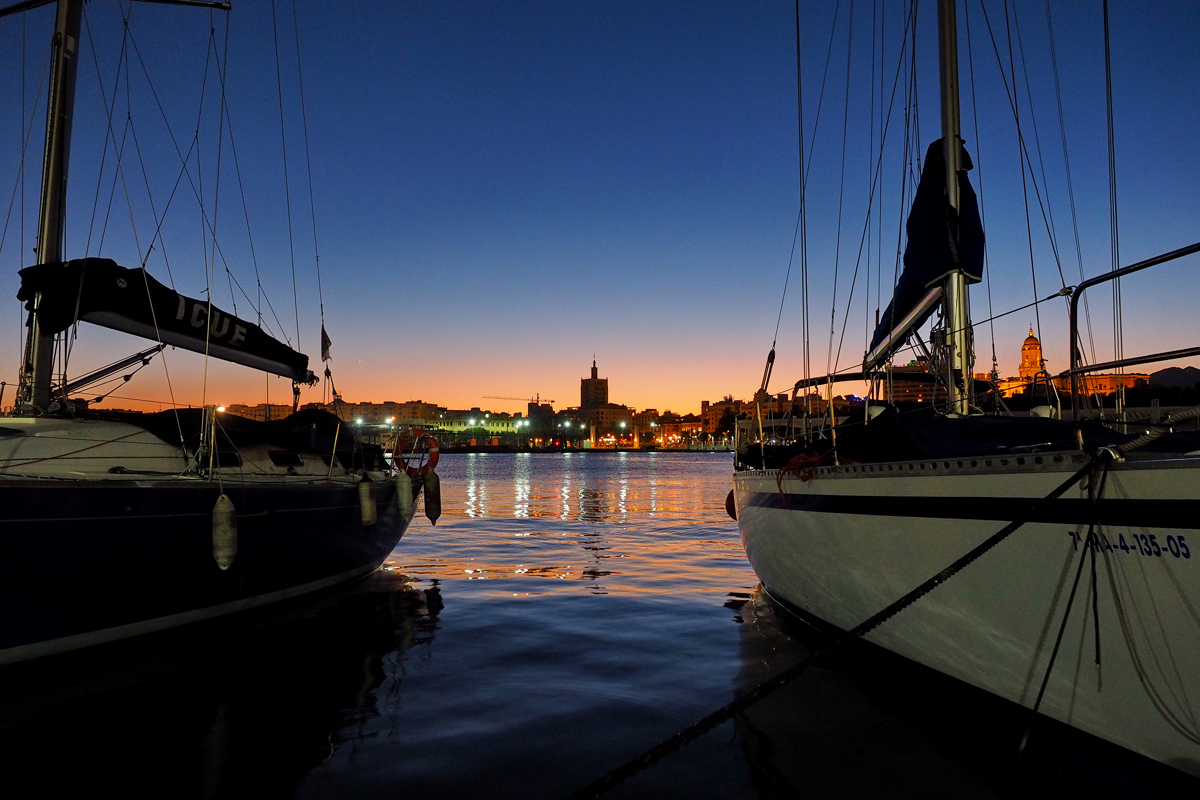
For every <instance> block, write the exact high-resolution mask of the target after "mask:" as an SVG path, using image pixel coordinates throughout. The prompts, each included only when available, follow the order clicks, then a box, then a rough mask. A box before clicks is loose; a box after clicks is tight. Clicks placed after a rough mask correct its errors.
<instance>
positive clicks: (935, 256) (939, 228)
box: [869, 139, 984, 363]
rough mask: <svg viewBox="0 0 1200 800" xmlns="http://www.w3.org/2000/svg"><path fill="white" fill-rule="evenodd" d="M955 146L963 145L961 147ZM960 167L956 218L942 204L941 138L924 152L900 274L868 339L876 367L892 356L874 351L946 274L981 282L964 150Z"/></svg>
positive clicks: (978, 235) (979, 233) (978, 232)
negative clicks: (923, 164) (957, 271)
mask: <svg viewBox="0 0 1200 800" xmlns="http://www.w3.org/2000/svg"><path fill="white" fill-rule="evenodd" d="M959 146H960V147H962V145H961V143H960V144H959ZM961 163H962V170H961V171H960V172H959V173H958V186H959V211H958V213H957V214H956V213H955V211H954V208H953V207H952V206H951V205H950V204H949V203H948V202H946V157H945V152H944V150H943V148H942V140H941V139H938V140H937V141H936V142H934V143H932V144H931V145H929V149H928V150H927V151H926V152H925V166H924V168H923V169H922V170H921V180H920V182H919V183H918V184H917V194H916V197H914V198H913V204H912V209H911V210H910V211H909V212H908V222H907V224H906V225H905V231H906V232H907V233H908V244H907V245H905V248H904V270H903V271H902V272H901V273H900V278H899V280H898V281H897V282H896V292H895V294H894V295H892V302H891V303H889V304H888V307H887V309H886V310H885V311H884V312H883V315H882V316H881V317H880V318H879V324H878V326H877V327H876V328H875V334H874V336H872V337H871V346H870V348H869V352H870V353H872V355H873V356H875V358H874V361H875V362H876V363H878V362H879V361H882V360H883V359H884V358H886V357H887V356H888V355H890V350H889V351H888V352H885V353H880V354H876V353H875V349H876V347H878V346H879V344H880V343H881V342H883V341H884V340H885V339H887V338H888V336H889V334H891V333H892V332H893V330H894V328H895V327H896V326H897V325H899V324H900V322H901V321H903V320H905V317H907V316H908V314H909V312H911V311H913V310H914V309H915V308H916V307H917V306H918V305H919V304H921V301H922V300H923V299H924V298H925V297H926V296H927V294H928V292H929V290H930V289H931V288H933V287H935V286H937V285H939V284H940V283H941V282H942V280H943V279H944V278H945V277H946V276H947V275H948V274H950V273H951V272H953V271H955V270H956V269H957V270H962V272H963V274H964V275H966V278H967V282H968V283H978V282H979V281H981V280H982V279H983V244H984V242H983V223H982V222H981V221H980V219H979V202H978V200H977V199H976V197H975V190H974V189H973V188H972V187H971V181H970V180H969V179H968V178H967V171H968V170H969V169H971V168H972V164H971V156H970V155H968V154H967V150H966V148H965V147H963V148H962V162H961ZM956 233H957V235H955V234H956ZM936 307H937V306H936V304H929V305H928V306H927V308H925V309H924V310H923V311H922V312H921V313H920V314H918V315H917V316H916V317H915V318H914V319H913V320H911V321H910V323H911V324H909V325H908V330H914V329H916V328H918V327H920V326H921V325H922V324H923V323H924V322H925V320H927V319H929V316H930V315H931V314H932V313H933V311H934V309H935V308H936ZM905 333H906V332H905ZM905 338H907V337H906V336H903V335H902V336H899V337H896V338H894V339H893V346H892V348H891V350H894V349H895V348H897V347H899V346H900V345H902V344H903V343H904V339H905Z"/></svg>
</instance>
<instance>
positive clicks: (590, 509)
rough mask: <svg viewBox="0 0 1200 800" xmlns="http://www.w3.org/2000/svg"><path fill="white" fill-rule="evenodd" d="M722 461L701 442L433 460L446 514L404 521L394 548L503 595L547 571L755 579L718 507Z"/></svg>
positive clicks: (679, 581)
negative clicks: (692, 449)
mask: <svg viewBox="0 0 1200 800" xmlns="http://www.w3.org/2000/svg"><path fill="white" fill-rule="evenodd" d="M731 472H732V461H731V459H730V458H729V457H728V456H725V457H721V456H717V455H714V454H705V453H683V454H638V453H632V454H631V453H620V454H616V453H610V454H591V453H573V454H528V453H521V454H474V455H460V456H450V457H448V458H443V460H442V464H441V465H440V467H439V473H440V474H441V475H442V483H441V485H442V508H443V516H442V519H443V520H444V522H441V523H439V525H438V527H437V528H436V529H432V530H428V531H421V530H414V531H412V532H410V533H409V534H408V535H407V536H406V537H405V539H404V541H403V542H402V543H401V545H400V547H399V549H398V550H397V553H398V554H400V553H404V552H408V553H409V554H410V555H416V553H415V552H414V551H413V547H414V545H415V546H417V547H419V548H421V549H422V551H424V550H425V549H426V548H428V551H429V554H430V556H431V557H430V558H428V559H419V558H418V559H413V561H410V562H409V563H408V564H407V565H406V568H405V569H406V571H407V572H409V573H410V574H413V575H414V576H424V577H429V578H438V579H443V580H466V581H472V582H479V581H488V582H490V583H495V584H496V587H495V590H494V591H502V592H503V593H504V594H505V595H509V596H512V595H516V596H525V595H530V596H533V595H538V594H545V593H547V592H554V591H559V590H560V589H559V588H555V587H554V586H553V585H551V584H548V583H547V581H555V582H556V583H557V584H558V585H559V587H561V588H567V587H566V584H571V585H573V586H575V587H580V584H582V588H585V589H587V590H588V591H590V592H592V593H594V594H606V593H610V592H616V591H620V592H634V593H638V594H644V595H651V596H653V595H659V594H661V595H664V596H666V595H677V594H679V593H680V592H690V591H701V589H700V588H699V587H703V586H711V585H712V579H713V572H714V570H715V571H716V572H718V573H721V572H724V571H727V572H728V574H729V579H730V581H731V582H732V584H731V585H740V584H739V582H746V583H747V584H748V585H753V576H752V573H751V572H750V570H749V565H748V564H747V562H746V558H745V553H744V552H743V550H742V547H741V542H740V539H739V538H738V534H737V528H736V524H735V523H734V522H733V521H732V520H730V519H729V517H728V516H727V515H726V514H725V510H724V500H725V494H726V493H727V492H728V491H729V485H730V475H731ZM418 527H419V526H418ZM418 542H420V543H421V544H419V545H418V544H417V543H418ZM439 543H441V546H440V547H439ZM501 584H503V585H501Z"/></svg>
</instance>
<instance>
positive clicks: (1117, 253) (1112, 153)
mask: <svg viewBox="0 0 1200 800" xmlns="http://www.w3.org/2000/svg"><path fill="white" fill-rule="evenodd" d="M1103 5H1104V100H1105V110H1106V112H1107V115H1108V224H1109V231H1110V234H1111V237H1112V238H1111V241H1110V247H1111V250H1112V270H1113V271H1114V272H1115V271H1116V270H1118V269H1120V267H1121V236H1120V227H1119V225H1118V220H1117V145H1116V140H1115V136H1116V134H1115V132H1114V130H1113V95H1112V54H1111V52H1110V48H1109V32H1108V0H1104V4H1103ZM1112 285H1113V360H1114V361H1120V360H1121V359H1123V358H1125V335H1124V326H1123V319H1122V308H1121V279H1120V278H1116V279H1115V280H1113V282H1112ZM1072 344H1073V343H1072ZM1124 371H1125V368H1124V367H1117V373H1118V374H1120V373H1123V372H1124ZM1116 400H1117V417H1118V419H1119V418H1120V416H1121V412H1123V411H1124V410H1125V384H1124V381H1122V382H1121V385H1120V386H1118V387H1117V398H1116Z"/></svg>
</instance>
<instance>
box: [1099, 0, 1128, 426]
mask: <svg viewBox="0 0 1200 800" xmlns="http://www.w3.org/2000/svg"><path fill="white" fill-rule="evenodd" d="M1103 7H1104V98H1105V111H1106V113H1107V117H1108V223H1109V229H1110V236H1111V239H1110V247H1111V249H1112V270H1113V271H1116V270H1117V269H1119V268H1120V266H1121V263H1120V262H1121V237H1120V228H1119V226H1118V219H1117V145H1116V137H1115V131H1114V128H1113V96H1112V53H1111V48H1110V45H1109V29H1108V0H1104V3H1103ZM1112 285H1113V354H1114V356H1115V359H1114V360H1117V361H1120V360H1121V359H1123V358H1124V357H1125V331H1124V325H1123V320H1122V308H1121V279H1120V278H1116V279H1114V280H1113V282H1112ZM1124 371H1125V369H1124V367H1118V368H1117V372H1118V374H1119V373H1123V372H1124ZM1117 403H1118V411H1123V410H1124V407H1125V387H1124V384H1123V383H1122V385H1121V386H1119V387H1117Z"/></svg>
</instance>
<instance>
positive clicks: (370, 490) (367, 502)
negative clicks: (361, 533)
mask: <svg viewBox="0 0 1200 800" xmlns="http://www.w3.org/2000/svg"><path fill="white" fill-rule="evenodd" d="M358 507H359V510H360V511H361V512H362V524H363V527H364V528H369V527H371V526H372V525H374V524H375V520H377V519H378V518H379V509H378V508H377V507H376V505H375V482H374V481H372V480H371V479H370V478H369V477H367V475H366V473H363V477H362V480H361V481H359V482H358Z"/></svg>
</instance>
